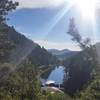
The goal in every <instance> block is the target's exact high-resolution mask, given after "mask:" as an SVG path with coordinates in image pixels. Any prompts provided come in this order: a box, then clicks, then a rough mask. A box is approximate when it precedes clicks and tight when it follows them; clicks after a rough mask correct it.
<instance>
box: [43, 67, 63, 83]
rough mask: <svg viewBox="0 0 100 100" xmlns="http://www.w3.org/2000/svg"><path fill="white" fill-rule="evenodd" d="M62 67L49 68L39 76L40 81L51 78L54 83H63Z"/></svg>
mask: <svg viewBox="0 0 100 100" xmlns="http://www.w3.org/2000/svg"><path fill="white" fill-rule="evenodd" d="M64 75H65V72H64V67H63V66H59V67H56V68H55V69H51V70H49V71H48V72H46V73H44V75H42V76H41V81H42V83H44V82H46V81H48V80H53V81H55V82H56V83H60V84H62V83H63V79H64Z"/></svg>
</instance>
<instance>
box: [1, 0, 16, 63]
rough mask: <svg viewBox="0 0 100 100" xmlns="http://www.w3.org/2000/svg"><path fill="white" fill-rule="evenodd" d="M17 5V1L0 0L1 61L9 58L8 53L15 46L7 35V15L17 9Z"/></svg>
mask: <svg viewBox="0 0 100 100" xmlns="http://www.w3.org/2000/svg"><path fill="white" fill-rule="evenodd" d="M17 5H18V3H17V2H15V3H13V2H12V1H9V0H0V62H2V61H6V60H7V57H8V53H9V51H10V50H11V49H12V47H13V45H12V43H11V41H9V37H8V35H7V32H8V30H9V29H8V28H7V27H6V19H7V18H6V15H8V13H9V12H10V11H12V10H14V9H16V6H17Z"/></svg>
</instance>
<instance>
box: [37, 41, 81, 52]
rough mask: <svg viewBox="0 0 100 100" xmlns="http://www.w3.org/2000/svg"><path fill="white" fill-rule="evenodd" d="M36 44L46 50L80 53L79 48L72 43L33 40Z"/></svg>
mask: <svg viewBox="0 0 100 100" xmlns="http://www.w3.org/2000/svg"><path fill="white" fill-rule="evenodd" d="M35 42H36V43H38V44H39V45H40V46H43V47H45V48H46V49H59V50H62V49H70V50H73V51H74V50H75V51H80V48H79V47H78V46H77V44H74V43H72V42H60V43H59V42H51V41H46V40H35Z"/></svg>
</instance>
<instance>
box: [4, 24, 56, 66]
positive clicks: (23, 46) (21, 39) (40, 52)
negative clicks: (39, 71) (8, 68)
mask: <svg viewBox="0 0 100 100" xmlns="http://www.w3.org/2000/svg"><path fill="white" fill-rule="evenodd" d="M5 26H6V28H7V29H8V33H7V35H8V37H9V41H11V42H12V44H14V49H13V50H11V53H10V57H9V62H10V63H12V64H14V65H18V64H20V63H21V62H23V61H24V60H25V59H26V58H29V59H30V60H31V61H32V62H33V64H35V65H37V66H40V65H48V64H54V63H56V62H57V58H56V57H54V56H53V55H51V54H50V53H49V52H48V51H46V50H45V49H44V48H41V47H40V46H39V45H38V44H36V43H34V42H33V41H32V40H30V39H28V38H26V37H25V36H24V35H22V34H21V33H18V32H17V31H16V30H15V29H14V27H9V26H7V25H5Z"/></svg>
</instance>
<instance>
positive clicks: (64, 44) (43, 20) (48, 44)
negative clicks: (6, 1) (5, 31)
mask: <svg viewBox="0 0 100 100" xmlns="http://www.w3.org/2000/svg"><path fill="white" fill-rule="evenodd" d="M14 1H15V0H14ZM17 1H19V4H20V5H19V7H18V9H17V10H16V11H14V12H12V13H10V14H9V15H8V18H10V20H9V21H8V22H7V23H8V24H9V25H11V26H12V25H13V26H14V27H15V29H16V30H17V31H18V32H21V33H22V34H24V35H25V36H27V37H28V38H30V39H32V40H33V41H35V42H37V43H39V44H40V45H41V46H44V47H45V48H47V49H50V48H55V49H66V48H67V49H71V50H79V47H78V46H77V44H75V43H73V42H72V41H71V37H70V36H69V35H67V34H66V33H67V31H68V25H69V19H70V18H71V17H74V18H75V22H76V26H77V28H78V29H79V31H80V33H81V35H82V36H83V37H84V38H85V37H91V38H92V39H93V40H94V41H98V40H99V38H98V36H97V35H98V32H97V31H96V35H93V32H94V31H95V29H94V30H92V29H93V28H92V27H93V26H92V22H91V21H90V20H83V18H82V16H81V13H80V11H79V10H78V9H77V7H75V6H72V7H70V5H69V3H68V2H67V0H26V1H25V0H17ZM51 1H52V2H51ZM57 1H58V2H57ZM71 1H72V0H71ZM65 3H66V4H65ZM69 8H70V9H69ZM96 25H97V23H96ZM98 27H99V26H98ZM96 30H97V29H96Z"/></svg>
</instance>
